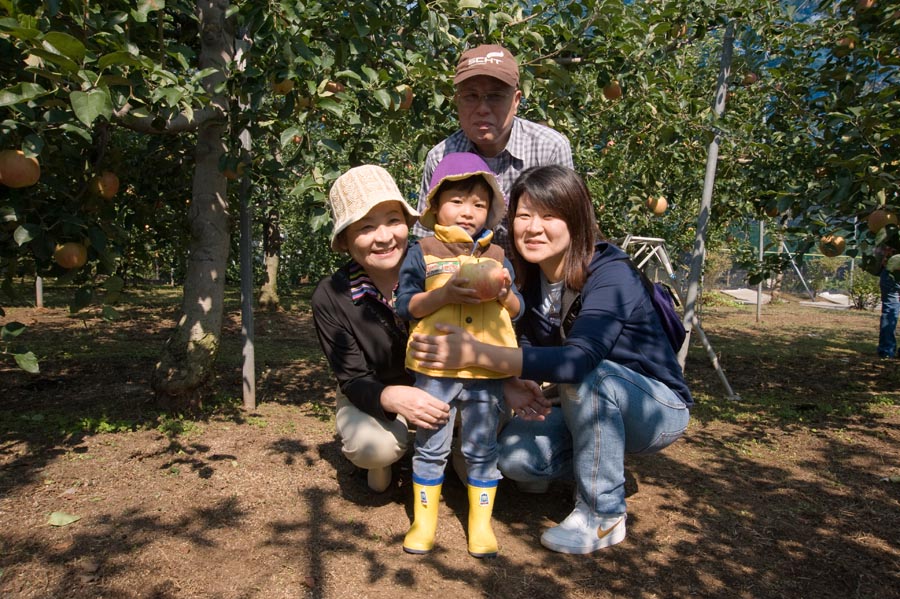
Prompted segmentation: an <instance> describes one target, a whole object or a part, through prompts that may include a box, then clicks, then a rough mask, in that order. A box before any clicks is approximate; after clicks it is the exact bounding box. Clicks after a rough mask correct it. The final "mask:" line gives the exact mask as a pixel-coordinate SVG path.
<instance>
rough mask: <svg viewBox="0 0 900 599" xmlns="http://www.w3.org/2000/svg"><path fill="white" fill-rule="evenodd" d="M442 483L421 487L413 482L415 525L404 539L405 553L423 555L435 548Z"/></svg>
mask: <svg viewBox="0 0 900 599" xmlns="http://www.w3.org/2000/svg"><path fill="white" fill-rule="evenodd" d="M441 483H443V481H441V482H439V483H438V484H436V485H421V484H419V483H417V482H415V481H413V523H412V526H410V527H409V532H407V533H406V537H404V539H403V551H405V552H407V553H418V554H422V553H429V552H430V551H431V548H432V547H434V534H435V532H437V521H438V505H439V503H440V499H441Z"/></svg>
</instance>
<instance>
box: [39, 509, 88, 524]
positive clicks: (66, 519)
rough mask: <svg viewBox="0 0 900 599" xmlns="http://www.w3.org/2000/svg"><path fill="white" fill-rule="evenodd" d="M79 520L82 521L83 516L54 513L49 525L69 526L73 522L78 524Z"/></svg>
mask: <svg viewBox="0 0 900 599" xmlns="http://www.w3.org/2000/svg"><path fill="white" fill-rule="evenodd" d="M79 520H81V516H76V515H74V514H67V513H65V512H53V513H52V514H50V519H49V520H47V524H49V525H50V526H68V525H69V524H71V523H72V522H78V521H79Z"/></svg>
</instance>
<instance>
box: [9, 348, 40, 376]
mask: <svg viewBox="0 0 900 599" xmlns="http://www.w3.org/2000/svg"><path fill="white" fill-rule="evenodd" d="M13 358H15V360H16V364H18V365H19V368H21V369H22V370H24V371H25V372H28V373H30V374H37V373H39V372H40V371H41V369H40V367H39V366H38V361H37V357H36V356H35V355H34V353H32V352H26V353H24V354H13Z"/></svg>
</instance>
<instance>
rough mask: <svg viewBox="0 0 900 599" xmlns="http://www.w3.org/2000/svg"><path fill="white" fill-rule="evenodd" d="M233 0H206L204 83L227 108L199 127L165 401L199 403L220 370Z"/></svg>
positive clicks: (166, 353) (162, 363)
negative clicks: (225, 85) (223, 165)
mask: <svg viewBox="0 0 900 599" xmlns="http://www.w3.org/2000/svg"><path fill="white" fill-rule="evenodd" d="M227 8H228V2H227V1H223V0H199V1H198V2H197V12H198V14H199V17H200V36H201V52H200V60H199V67H200V69H205V68H207V67H216V68H217V69H218V70H217V71H216V72H215V73H213V74H212V75H210V76H209V77H207V78H206V80H205V81H204V86H205V88H206V90H207V91H208V92H210V96H211V98H212V104H213V105H214V106H215V107H216V108H217V110H218V111H219V113H220V114H221V115H222V116H221V118H218V119H210V120H208V121H206V122H204V123H203V124H202V125H201V126H200V128H199V130H198V133H197V149H196V155H195V158H196V167H195V171H194V181H193V197H192V199H191V204H190V209H189V210H188V222H189V224H190V230H191V242H190V248H189V252H190V253H189V256H188V265H187V272H186V273H185V279H184V299H183V304H182V316H181V318H180V319H179V321H178V324H177V325H176V327H175V330H174V332H173V333H172V336H171V337H170V338H169V340H168V341H167V342H166V346H165V348H164V350H163V353H162V356H161V357H160V360H159V363H158V364H157V365H156V370H155V372H154V373H153V389H154V391H156V394H157V399H158V401H159V402H160V404H161V405H162V406H163V407H167V408H191V407H196V406H198V405H199V403H200V400H201V398H202V396H203V391H204V386H205V384H206V383H207V382H208V381H209V379H210V375H211V374H212V372H213V364H214V362H215V358H216V354H217V352H218V350H219V344H220V340H221V332H222V311H223V300H224V296H225V266H226V261H227V259H228V249H229V246H230V234H229V215H228V202H227V198H226V192H227V187H226V179H225V177H224V175H223V174H222V173H221V172H220V171H219V159H220V158H221V156H222V155H223V154H224V153H225V151H226V147H225V142H224V137H225V134H226V124H227V120H226V119H225V115H226V114H227V110H228V99H227V98H226V97H224V96H221V95H213V90H214V87H215V86H216V85H218V84H220V83H222V82H224V81H225V77H226V73H225V68H226V65H227V64H228V63H229V62H230V61H231V60H232V57H233V54H234V35H233V34H232V33H231V32H230V31H229V29H228V27H227V23H226V21H225V11H226V9H227Z"/></svg>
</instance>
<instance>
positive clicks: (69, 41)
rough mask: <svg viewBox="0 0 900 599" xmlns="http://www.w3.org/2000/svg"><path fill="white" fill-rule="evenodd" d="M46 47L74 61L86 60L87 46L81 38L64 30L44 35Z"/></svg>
mask: <svg viewBox="0 0 900 599" xmlns="http://www.w3.org/2000/svg"><path fill="white" fill-rule="evenodd" d="M43 45H44V48H46V49H47V50H50V51H51V52H56V53H57V54H62V55H63V56H65V57H66V58H68V59H70V60H72V61H73V62H76V63H80V62H82V61H84V55H85V48H84V44H82V43H81V42H80V41H79V40H77V39H76V38H74V37H72V36H71V35H69V34H68V33H63V32H62V31H51V32H49V33H48V34H47V35H45V36H44V41H43Z"/></svg>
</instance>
